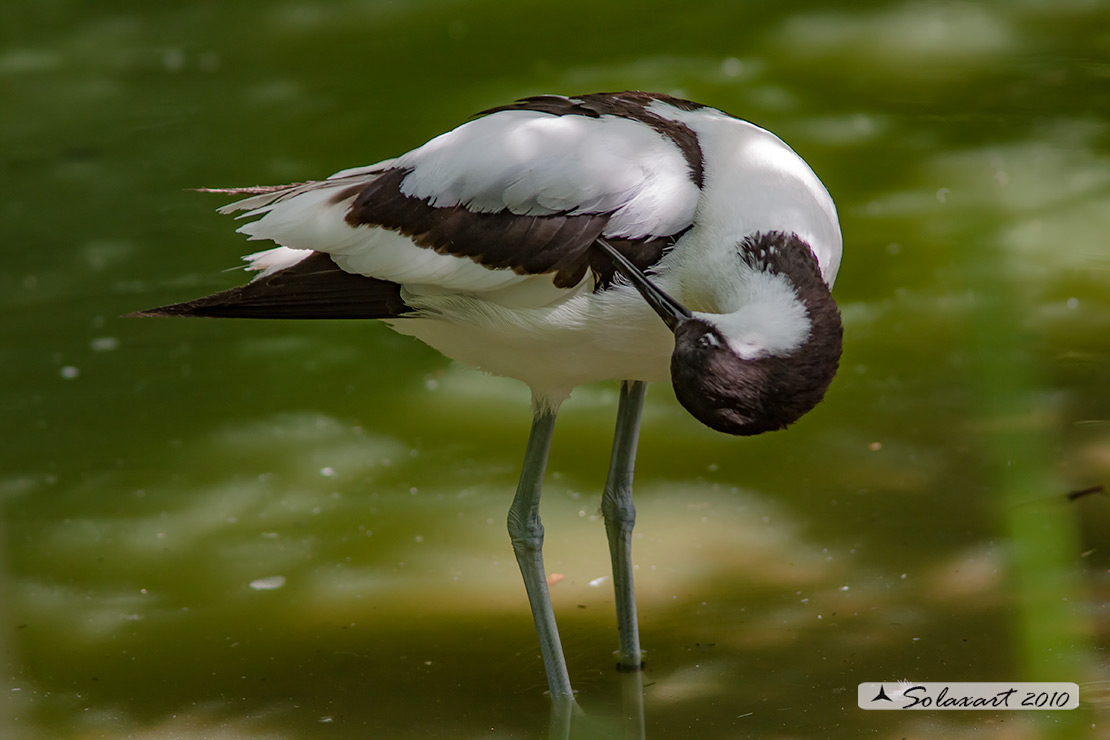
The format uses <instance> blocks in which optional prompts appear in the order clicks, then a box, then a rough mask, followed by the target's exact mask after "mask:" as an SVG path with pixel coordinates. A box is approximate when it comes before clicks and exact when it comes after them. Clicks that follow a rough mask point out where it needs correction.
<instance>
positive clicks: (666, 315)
mask: <svg viewBox="0 0 1110 740" xmlns="http://www.w3.org/2000/svg"><path fill="white" fill-rule="evenodd" d="M594 244H595V245H596V246H597V247H598V248H599V249H600V250H601V251H602V252H605V254H606V255H608V257H609V259H611V260H613V266H614V267H616V268H617V272H619V273H620V274H621V275H624V277H625V279H626V280H628V282H630V283H632V287H634V288H636V290H638V291H640V295H642V296H643V297H644V300H645V301H647V304H648V305H649V306H651V307H652V309H653V310H654V311H655V313H657V314H659V317H660V318H661V319H663V323H665V324H666V325H667V328H669V329H670V330H671V331H672V332H673V331H675V330H676V329H677V328H678V325H679V324H681V323H682V322H683V321H686V320H688V319H691V318H693V314H692V313H690V311H689V310H688V309H687V308H686V307H685V306H683V305H682V304H681V303H679V302H678V301H676V300H675V299H674V298H671V297H670V296H669V295H667V294H666V293H664V292H663V291H662V290H660V289H659V288H658V287H657V286H656V285H655V283H653V282H651V281H650V280H648V277H647V275H645V274H644V273H643V272H642V271H641V270H640V268H638V267H636V265H634V264H632V263H631V262H630V261H629V260H628V258H627V257H625V256H624V255H623V254H621V253H620V252H618V251H617V250H616V249H614V248H613V246H612V245H611V244H609V242H607V241H605V239H603V238H602V237H600V236H599V237H598V238H597V240H596V241H595V242H594Z"/></svg>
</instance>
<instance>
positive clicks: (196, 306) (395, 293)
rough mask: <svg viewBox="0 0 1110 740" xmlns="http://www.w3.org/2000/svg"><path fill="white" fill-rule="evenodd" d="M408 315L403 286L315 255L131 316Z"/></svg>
mask: <svg viewBox="0 0 1110 740" xmlns="http://www.w3.org/2000/svg"><path fill="white" fill-rule="evenodd" d="M408 311H409V307H408V306H406V305H405V302H404V301H403V300H401V286H400V285H398V284H397V283H392V282H390V281H388V280H380V279H378V278H372V277H365V276H363V275H353V274H351V273H349V272H344V271H343V270H341V269H340V268H339V266H338V265H336V264H335V262H333V261H332V259H331V257H330V256H329V255H326V254H324V253H322V252H314V253H313V254H311V255H309V256H308V257H306V258H305V259H303V260H301V261H300V262H298V263H297V264H295V265H293V266H291V267H287V268H285V269H284V270H279V271H277V272H275V273H274V274H272V275H268V276H266V277H264V278H260V279H258V280H254V281H252V282H250V283H247V284H246V285H242V286H239V287H238V288H232V289H231V290H225V291H223V292H222V293H216V294H214V295H210V296H206V297H204V298H197V299H196V300H192V301H186V302H184V303H174V304H171V305H169V306H161V307H159V308H151V309H148V310H146V311H137V312H135V313H133V314H128V316H140V317H142V316H207V317H212V318H238V319H391V318H397V317H400V316H404V315H405V314H406V313H407V312H408Z"/></svg>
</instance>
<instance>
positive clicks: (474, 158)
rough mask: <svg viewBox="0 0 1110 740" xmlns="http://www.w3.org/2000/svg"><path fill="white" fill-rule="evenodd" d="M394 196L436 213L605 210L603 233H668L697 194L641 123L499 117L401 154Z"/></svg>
mask: <svg viewBox="0 0 1110 740" xmlns="http://www.w3.org/2000/svg"><path fill="white" fill-rule="evenodd" d="M394 165H395V166H396V167H398V168H405V169H411V172H410V174H409V175H408V176H407V177H406V178H405V180H404V182H403V184H402V186H401V190H402V192H404V193H405V194H407V195H411V196H414V197H417V198H425V199H428V200H429V201H430V202H431V203H432V204H433V205H435V206H454V205H459V204H462V205H464V206H466V207H467V208H468V209H470V210H472V211H478V212H486V213H490V212H497V211H504V210H508V211H510V212H512V213H516V214H528V215H549V214H553V213H572V214H579V213H607V212H612V213H613V217H612V219H611V220H610V222H609V225H608V228H607V229H606V231H605V234H606V235H607V236H625V237H630V238H641V237H645V236H663V235H668V234H673V233H675V232H677V231H680V230H681V229H683V228H685V227H686V226H687V225H689V223H690V221H691V219H692V218H693V215H694V209H695V208H696V207H697V201H698V195H699V191H698V188H697V186H696V185H695V184H694V183H693V182H692V181H691V179H690V174H689V169H690V168H689V165H688V164H687V162H686V159H685V158H684V157H683V155H682V152H681V151H680V150H679V148H678V147H677V146H676V145H675V144H674V142H673V141H671V140H670V139H668V138H667V137H665V136H663V135H661V134H659V133H658V132H656V131H654V130H652V129H651V128H650V127H649V126H647V125H645V124H643V123H640V122H638V121H633V120H629V119H626V118H618V117H616V116H601V117H600V118H588V117H585V116H576V115H568V116H555V115H551V114H547V113H538V112H535V111H522V110H512V111H501V112H499V113H494V114H492V115H489V116H485V117H483V118H479V119H477V120H474V121H470V122H469V123H465V124H463V125H462V126H459V127H458V128H456V129H454V130H453V131H448V132H447V133H445V134H442V135H441V136H437V137H436V138H434V139H432V140H431V141H429V142H428V143H427V144H425V145H424V146H422V147H419V148H418V149H414V150H412V151H411V152H409V153H408V154H405V155H403V156H401V157H399V158H398V159H397V160H396V162H394Z"/></svg>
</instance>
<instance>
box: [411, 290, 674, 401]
mask: <svg viewBox="0 0 1110 740" xmlns="http://www.w3.org/2000/svg"><path fill="white" fill-rule="evenodd" d="M405 300H406V303H408V304H409V305H410V306H413V307H414V308H416V309H417V311H418V315H417V316H416V317H414V318H405V319H399V320H396V321H391V322H389V323H390V324H391V325H392V326H393V328H394V329H395V330H396V331H398V332H399V333H401V334H406V335H409V336H413V337H416V338H417V339H419V340H421V341H422V342H424V343H425V344H427V345H429V346H431V347H432V348H434V349H436V350H438V351H439V352H441V353H442V354H444V355H446V356H447V357H450V358H451V359H453V360H456V361H458V362H461V363H463V364H465V365H470V366H472V367H477V368H480V369H482V370H485V371H486V372H489V373H492V374H494V375H501V376H505V377H510V378H517V379H519V380H522V381H524V382H525V383H527V384H528V385H529V386H531V387H532V389H533V390H534V391H536V392H537V393H538V394H540V395H543V396H547V397H551V398H555V399H557V400H562V399H563V398H565V397H566V396H567V395H568V394H569V393H570V391H571V389H573V388H574V387H575V386H578V385H582V384H584V383H591V382H596V381H602V380H645V381H661V380H667V379H668V378H669V367H670V356H671V352H672V350H673V348H674V339H673V337H672V335H671V334H670V332H669V331H668V330H667V328H666V326H665V325H664V324H663V322H662V321H660V320H659V317H658V316H656V315H655V314H654V313H653V312H652V311H651V309H650V308H648V306H647V305H646V304H645V303H644V301H643V299H642V298H641V297H640V296H639V294H637V293H636V292H635V290H634V289H632V288H631V287H628V286H614V287H612V288H610V289H608V290H604V291H600V292H596V293H595V292H591V291H588V290H580V291H577V292H575V293H574V294H572V295H570V296H568V297H566V298H565V299H563V300H560V301H555V302H553V303H551V304H549V305H546V306H538V307H519V306H517V307H507V306H504V305H501V304H499V303H494V302H490V301H488V300H483V299H481V298H478V297H475V296H466V295H458V294H455V295H423V296H421V295H417V296H406V299H405Z"/></svg>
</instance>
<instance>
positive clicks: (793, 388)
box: [671, 304, 841, 436]
mask: <svg viewBox="0 0 1110 740" xmlns="http://www.w3.org/2000/svg"><path fill="white" fill-rule="evenodd" d="M832 308H833V312H834V314H833V316H834V317H835V326H831V325H829V326H825V327H822V330H823V332H822V333H821V334H818V333H816V332H814V333H811V334H810V338H809V340H808V341H807V342H806V343H804V344H802V345H801V346H800V347H798V348H797V349H796V350H794V351H792V352H790V353H789V354H785V355H768V356H765V357H759V358H756V359H744V358H742V357H740V356H739V355H737V354H736V353H735V352H734V351H733V350H732V348H730V347H729V345H728V341H727V340H726V339H725V337H724V335H723V334H722V333H721V332H720V331H719V330H718V329H717V328H716V327H714V326H713V325H712V324H710V323H708V322H707V321H703V320H701V319H696V318H695V319H690V320H688V321H684V322H682V324H680V325H679V327H678V328H677V329H676V330H675V348H674V353H673V354H672V355H671V381H672V383H673V385H674V391H675V395H676V396H677V397H678V400H679V403H681V404H682V405H683V406H684V407H685V408H686V410H687V411H689V412H690V413H691V414H692V415H693V416H694V418H695V419H697V420H698V421H700V422H701V423H703V424H705V425H706V426H708V427H709V428H711V429H715V430H717V431H718V432H725V433H726V434H737V435H742V436H751V435H754V434H762V433H763V432H770V431H774V430H776V429H783V428H784V427H786V426H787V425H788V424H791V423H793V422H794V421H797V420H798V418H800V417H801V416H802V415H803V414H805V413H806V412H807V411H809V410H810V409H812V408H813V407H814V406H816V405H817V404H818V402H820V400H821V399H822V398H823V397H824V395H825V390H826V389H827V388H828V387H829V383H831V382H832V379H833V376H834V375H835V374H836V369H837V365H838V363H839V359H840V345H841V328H840V315H839V313H838V312H836V311H835V308H836V307H835V304H833V306H832ZM829 318H832V317H829ZM830 323H831V322H830Z"/></svg>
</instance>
